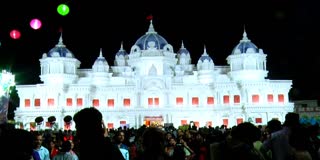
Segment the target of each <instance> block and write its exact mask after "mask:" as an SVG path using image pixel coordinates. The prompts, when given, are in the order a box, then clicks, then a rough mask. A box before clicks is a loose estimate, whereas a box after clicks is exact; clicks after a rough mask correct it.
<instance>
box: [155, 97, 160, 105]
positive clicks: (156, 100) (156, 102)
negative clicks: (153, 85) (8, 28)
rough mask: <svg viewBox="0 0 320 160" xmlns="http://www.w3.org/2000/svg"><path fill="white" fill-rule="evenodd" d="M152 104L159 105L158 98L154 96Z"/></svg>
mask: <svg viewBox="0 0 320 160" xmlns="http://www.w3.org/2000/svg"><path fill="white" fill-rule="evenodd" d="M154 105H155V106H159V98H158V97H156V98H154Z"/></svg>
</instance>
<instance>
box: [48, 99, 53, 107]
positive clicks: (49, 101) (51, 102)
mask: <svg viewBox="0 0 320 160" xmlns="http://www.w3.org/2000/svg"><path fill="white" fill-rule="evenodd" d="M48 106H54V99H53V98H49V99H48Z"/></svg>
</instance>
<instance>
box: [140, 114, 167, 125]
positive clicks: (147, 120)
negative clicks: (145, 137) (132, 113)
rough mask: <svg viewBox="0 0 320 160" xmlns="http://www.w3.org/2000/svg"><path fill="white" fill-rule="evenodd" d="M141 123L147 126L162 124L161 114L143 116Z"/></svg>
mask: <svg viewBox="0 0 320 160" xmlns="http://www.w3.org/2000/svg"><path fill="white" fill-rule="evenodd" d="M143 124H144V125H146V126H147V127H149V126H163V117H162V116H145V117H144V118H143Z"/></svg>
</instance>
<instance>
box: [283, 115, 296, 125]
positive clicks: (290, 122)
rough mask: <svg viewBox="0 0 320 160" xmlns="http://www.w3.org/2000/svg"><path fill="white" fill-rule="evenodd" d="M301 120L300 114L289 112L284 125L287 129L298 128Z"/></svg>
mask: <svg viewBox="0 0 320 160" xmlns="http://www.w3.org/2000/svg"><path fill="white" fill-rule="evenodd" d="M299 118H300V117H299V114H298V113H293V112H289V113H287V114H286V117H285V121H284V123H283V125H284V126H287V127H295V126H298V125H299V124H300V121H299Z"/></svg>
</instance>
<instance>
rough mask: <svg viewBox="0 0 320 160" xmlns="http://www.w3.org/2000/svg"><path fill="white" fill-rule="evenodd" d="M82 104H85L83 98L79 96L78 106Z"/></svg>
mask: <svg viewBox="0 0 320 160" xmlns="http://www.w3.org/2000/svg"><path fill="white" fill-rule="evenodd" d="M82 105H83V99H82V98H77V106H79V107H82Z"/></svg>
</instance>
